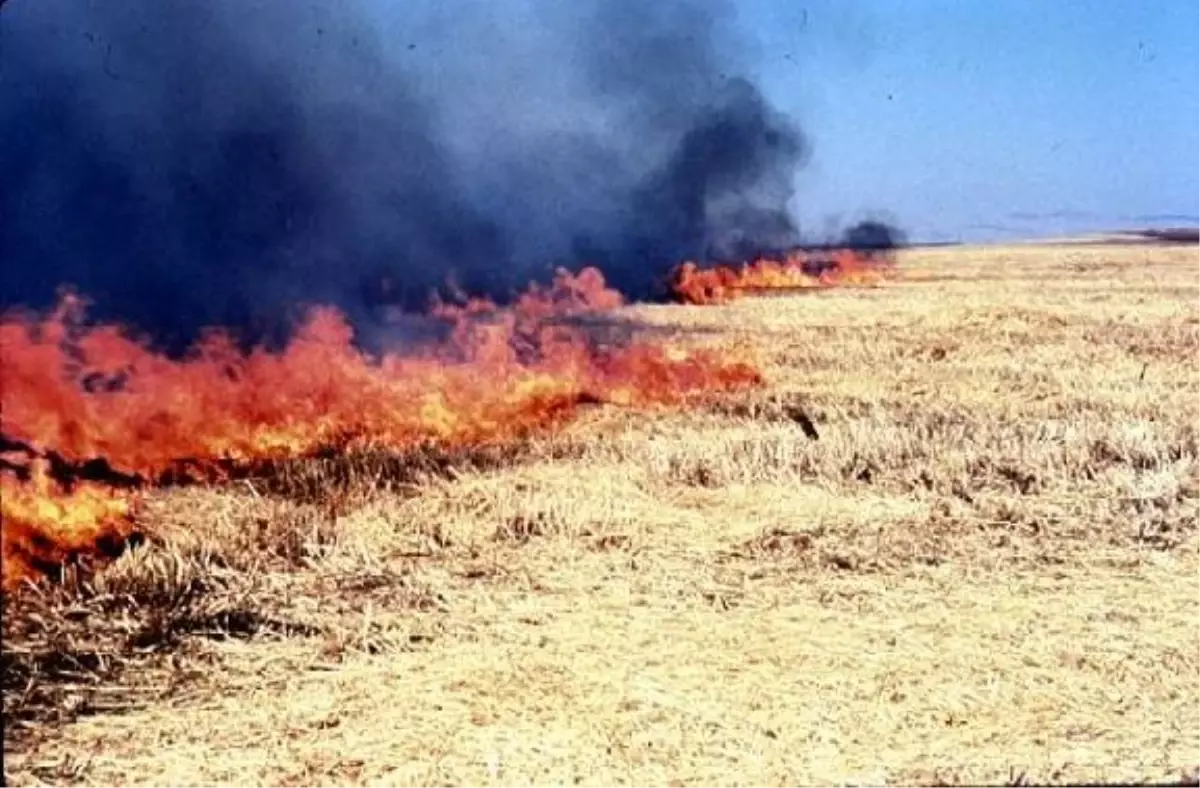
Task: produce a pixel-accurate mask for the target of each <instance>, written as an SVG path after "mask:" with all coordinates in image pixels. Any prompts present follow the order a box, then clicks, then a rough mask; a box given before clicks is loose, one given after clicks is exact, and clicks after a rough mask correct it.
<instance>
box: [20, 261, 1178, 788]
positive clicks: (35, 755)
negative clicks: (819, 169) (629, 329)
mask: <svg viewBox="0 0 1200 788" xmlns="http://www.w3.org/2000/svg"><path fill="white" fill-rule="evenodd" d="M903 265H904V266H905V267H906V268H907V269H908V270H909V271H911V272H913V273H912V276H911V278H910V280H909V281H906V282H903V283H899V284H896V285H894V286H891V287H888V288H883V289H877V290H869V291H836V290H834V291H825V292H820V293H814V294H808V295H802V296H793V297H788V298H777V299H773V298H763V299H758V300H750V301H745V302H741V303H738V304H735V305H733V306H730V307H724V308H710V309H686V308H677V307H649V306H646V307H637V308H632V309H630V310H628V311H627V314H626V315H624V318H625V319H626V320H627V325H633V324H640V325H641V326H642V327H643V330H651V329H653V330H655V331H656V333H661V334H669V335H673V336H675V337H677V338H678V339H679V341H687V342H694V343H699V344H703V343H710V342H727V341H730V340H739V339H740V340H744V341H747V342H749V343H752V345H753V346H754V347H756V348H757V349H758V351H759V354H760V355H761V356H762V359H763V363H764V365H765V368H766V371H767V374H768V377H769V379H770V381H771V386H770V389H769V390H768V391H765V392H762V393H759V394H755V395H752V396H748V397H742V398H740V399H738V400H726V401H718V402H711V403H708V404H707V405H705V406H703V407H700V408H697V409H695V410H693V411H690V412H687V413H682V414H680V413H676V414H658V415H645V414H635V413H630V412H624V411H620V410H610V409H597V410H595V411H593V412H592V413H591V414H589V416H588V417H587V418H585V419H584V420H582V421H581V422H580V423H578V424H576V425H573V427H572V428H571V429H570V430H569V431H568V432H567V433H566V434H563V435H561V436H558V437H555V438H553V439H549V440H544V441H533V442H531V443H529V444H528V445H524V446H522V447H520V448H519V449H518V450H514V451H513V452H512V454H503V453H502V454H500V455H496V454H492V455H487V456H483V457H475V458H472V457H446V456H434V457H431V458H426V461H425V462H424V463H423V464H419V465H418V466H417V467H414V466H413V465H412V463H411V462H409V463H407V464H403V465H401V464H399V463H398V462H397V461H396V460H394V459H391V460H389V459H387V458H383V459H380V458H365V459H364V458H358V459H355V460H346V461H343V462H340V463H339V462H333V461H326V463H325V464H323V465H321V464H318V465H312V466H303V467H294V468H288V469H281V470H279V471H278V473H276V474H275V475H274V476H272V477H271V478H269V479H259V480H253V481H248V482H244V483H241V484H239V485H237V486H235V487H233V488H226V489H207V488H190V489H178V490H174V491H169V492H164V493H163V494H162V495H161V496H159V497H158V498H156V499H155V500H153V501H151V502H150V503H149V504H148V505H147V509H146V511H144V512H143V513H142V517H143V520H144V521H145V522H146V523H147V524H148V526H149V527H150V529H151V538H150V540H149V541H148V542H147V543H146V544H144V545H142V546H141V547H139V548H137V549H136V550H134V551H132V552H131V553H129V554H127V555H126V556H124V557H123V558H122V559H120V560H119V561H118V562H117V563H116V564H115V565H114V566H112V567H111V568H110V569H109V570H108V571H106V572H104V573H102V574H100V575H99V576H98V577H97V578H95V580H94V581H93V582H92V583H90V584H83V583H81V582H68V583H67V584H65V585H64V586H63V587H61V588H58V589H55V590H52V591H47V592H44V593H42V594H27V595H25V596H24V597H22V598H20V599H18V600H16V601H13V602H10V603H9V606H8V609H6V610H5V611H4V613H5V623H4V637H5V644H4V645H5V654H4V689H5V701H4V704H5V705H4V710H5V722H6V723H7V724H6V739H5V746H6V752H5V756H6V757H5V777H6V781H7V782H8V783H10V784H33V783H39V782H42V783H46V782H48V783H60V784H66V783H74V784H80V783H82V784H114V783H116V784H175V785H191V784H238V785H254V784H276V785H278V784H284V785H286V784H317V783H321V784H355V785H358V784H364V785H365V784H381V783H387V784H397V783H400V784H420V785H443V784H488V785H516V784H530V783H535V784H564V783H580V784H596V785H600V784H626V783H636V784H664V785H669V784H673V785H685V784H686V785H691V784H696V785H699V784H729V785H732V784H779V785H784V784H806V783H812V784H840V783H848V782H866V783H876V784H883V783H887V784H893V783H902V784H929V783H941V782H945V783H955V782H970V783H976V784H979V783H994V784H1020V783H1022V782H1026V781H1027V782H1051V783H1063V782H1083V781H1100V782H1110V783H1111V782H1119V781H1132V782H1162V781H1171V780H1175V781H1179V780H1180V778H1181V776H1184V777H1186V779H1188V780H1190V781H1191V783H1192V784H1195V776H1194V775H1195V769H1196V766H1197V764H1198V763H1200V757H1198V754H1197V753H1198V749H1200V711H1198V707H1197V703H1198V699H1200V679H1198V670H1200V659H1198V636H1200V624H1198V617H1197V614H1198V608H1200V605H1198V598H1197V588H1196V579H1197V571H1198V561H1197V547H1198V527H1197V517H1198V506H1200V491H1198V478H1197V477H1198V465H1197V450H1198V447H1197V444H1198V424H1197V398H1196V395H1197V390H1198V388H1200V368H1198V365H1197V352H1198V349H1200V341H1198V336H1197V332H1198V328H1200V327H1198V315H1197V306H1198V304H1197V296H1198V286H1197V273H1198V271H1197V258H1196V253H1195V250H1194V249H1190V248H1166V247H1151V246H1132V245H1131V246H1128V247H1117V246H1104V247H1065V246H1064V247H1049V246H1046V247H1036V246H1019V247H1009V248H989V249H944V250H936V251H922V252H913V253H910V254H909V255H908V256H907V258H906V259H905V260H904V261H903Z"/></svg>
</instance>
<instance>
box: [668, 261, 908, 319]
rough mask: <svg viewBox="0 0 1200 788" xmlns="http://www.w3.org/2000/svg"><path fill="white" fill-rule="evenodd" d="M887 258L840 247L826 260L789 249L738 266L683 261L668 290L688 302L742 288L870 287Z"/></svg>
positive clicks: (887, 268)
mask: <svg viewBox="0 0 1200 788" xmlns="http://www.w3.org/2000/svg"><path fill="white" fill-rule="evenodd" d="M891 270H892V266H891V262H890V260H882V261H881V260H880V259H878V258H875V257H872V256H869V255H866V254H862V253H859V252H856V251H854V250H850V249H841V250H838V251H836V252H834V253H833V255H832V257H831V258H829V259H827V260H821V259H818V258H816V257H814V256H812V255H810V254H808V253H802V252H795V253H792V254H789V255H788V256H787V257H785V258H784V259H783V260H765V259H759V260H755V261H753V262H749V263H746V264H745V265H742V266H740V267H737V268H735V267H731V266H725V265H720V266H716V267H714V268H706V269H702V268H700V267H698V266H697V265H696V264H695V263H691V262H688V263H684V264H683V265H681V266H679V267H678V268H677V269H676V270H675V275H674V281H673V283H672V289H673V291H674V293H675V295H676V297H677V298H678V299H679V300H681V301H683V302H685V303H689V304H701V305H703V304H725V303H728V302H730V301H733V300H734V299H737V298H740V297H741V296H742V295H743V294H745V293H747V292H755V291H758V292H761V291H769V290H808V289H815V288H824V287H835V286H857V287H870V286H874V285H877V284H879V283H880V282H882V281H883V280H884V278H885V277H886V276H887V275H888V274H889V273H890V272H891Z"/></svg>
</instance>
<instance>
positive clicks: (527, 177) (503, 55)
mask: <svg viewBox="0 0 1200 788" xmlns="http://www.w3.org/2000/svg"><path fill="white" fill-rule="evenodd" d="M505 5H506V10H505V11H503V12H501V11H500V10H497V9H496V8H495V7H494V6H493V5H491V4H488V3H484V2H479V1H478V0H457V1H456V2H432V0H431V1H430V2H428V3H425V4H421V3H372V2H366V1H365V0H364V1H363V2H344V3H318V2H313V0H288V2H282V1H280V2H275V1H274V0H272V1H270V2H259V1H257V0H174V1H173V2H163V0H121V2H109V1H108V0H23V1H22V0H18V1H17V2H15V3H11V4H8V5H7V6H6V7H5V8H4V11H3V13H0V307H6V306H10V305H14V304H22V305H27V306H33V307H41V306H45V305H47V304H48V303H50V302H51V301H52V300H53V299H54V297H55V294H56V291H57V289H58V288H59V287H60V286H63V285H70V286H72V287H74V288H77V289H78V290H79V291H81V292H83V293H84V294H86V295H87V296H89V297H91V298H92V299H93V300H94V302H95V307H94V313H95V314H96V315H97V316H99V317H106V318H116V319H120V320H122V321H125V322H127V323H130V324H132V325H134V326H137V327H139V328H142V329H144V330H146V331H148V332H149V333H151V335H153V336H154V337H156V338H157V339H158V340H160V341H161V342H163V343H165V344H168V345H177V344H179V343H181V342H185V341H187V340H188V339H190V338H191V337H193V336H194V335H195V333H196V331H197V329H199V328H201V327H203V326H208V325H225V326H231V327H236V328H239V329H242V330H243V331H245V332H248V333H249V334H252V335H254V334H263V333H264V332H269V331H271V330H273V329H276V328H278V327H279V326H280V325H281V324H285V323H286V320H287V318H289V317H290V316H292V315H294V310H295V309H296V307H297V306H299V305H302V304H305V303H314V302H316V303H332V304H335V305H337V306H339V307H341V308H342V309H343V310H345V311H346V312H347V313H348V314H349V315H350V316H351V318H352V319H353V320H355V321H357V322H360V323H361V322H363V321H370V320H371V319H372V315H373V314H374V313H373V312H372V307H373V306H374V305H377V304H378V303H379V302H380V301H385V300H392V301H400V302H403V303H404V304H405V305H407V306H410V307H412V306H418V307H419V306H421V305H422V304H423V303H424V302H425V300H426V299H427V297H428V295H429V293H430V292H431V291H433V290H434V289H435V288H437V287H439V286H440V285H443V284H444V283H445V282H447V281H448V280H451V281H453V282H455V283H456V284H457V285H458V286H459V287H461V288H462V289H464V290H466V291H468V292H473V293H487V294H491V295H493V296H496V297H500V298H503V297H505V296H507V295H510V294H511V293H512V292H514V291H515V290H518V289H519V288H520V287H521V286H522V285H523V284H524V283H525V282H527V281H528V280H529V279H530V278H533V277H543V276H544V275H545V274H546V273H547V272H548V271H549V270H551V269H552V268H553V267H554V266H556V265H559V264H584V263H595V264H598V265H600V266H601V267H602V268H603V269H604V270H605V272H606V274H607V275H608V277H609V279H610V281H612V282H613V283H614V284H615V285H616V286H618V287H619V288H621V289H623V290H624V291H626V292H627V293H629V294H630V295H632V296H634V297H646V296H651V295H653V294H654V293H655V288H656V287H657V286H658V284H659V283H660V282H661V280H662V278H663V275H664V273H665V272H666V270H667V269H669V268H670V267H671V266H672V265H674V264H675V263H677V262H679V261H680V260H681V259H684V258H691V259H699V260H704V259H709V258H715V257H722V258H728V257H730V256H742V255H745V254H749V253H753V252H754V251H755V250H758V249H765V248H782V247H785V246H789V245H794V244H796V243H798V242H799V240H800V236H799V232H798V229H797V227H796V226H795V224H794V222H793V220H792V218H791V216H790V214H789V212H788V209H787V203H788V201H789V200H790V199H791V197H792V196H793V191H794V190H793V178H794V176H795V174H796V172H797V170H798V169H799V168H800V166H801V165H802V164H803V163H804V162H805V160H806V159H807V156H808V154H809V144H808V141H807V140H806V138H805V137H804V135H803V134H802V133H801V131H800V130H799V128H798V127H797V126H796V125H795V123H793V122H792V121H791V120H789V119H788V118H787V117H785V116H783V115H782V114H780V113H779V112H777V111H775V110H774V109H773V108H772V107H770V106H769V105H768V104H767V102H766V100H765V99H764V97H763V95H762V94H761V92H760V91H759V90H758V89H757V88H756V87H755V85H754V84H753V82H752V81H750V79H749V78H748V76H747V75H748V73H749V72H748V69H747V67H746V64H744V63H741V62H739V54H738V53H739V50H740V49H741V47H742V42H740V41H739V40H738V37H737V36H736V35H735V34H734V32H733V31H734V30H735V28H736V24H735V22H736V19H735V17H734V15H733V13H732V10H733V4H732V3H731V2H716V1H715V0H690V1H689V0H664V2H657V3H647V2H641V0H589V1H588V2H581V3H579V4H569V3H557V2H554V0H543V1H542V2H538V0H525V2H524V3H523V4H511V5H510V4H505ZM385 283H386V284H385Z"/></svg>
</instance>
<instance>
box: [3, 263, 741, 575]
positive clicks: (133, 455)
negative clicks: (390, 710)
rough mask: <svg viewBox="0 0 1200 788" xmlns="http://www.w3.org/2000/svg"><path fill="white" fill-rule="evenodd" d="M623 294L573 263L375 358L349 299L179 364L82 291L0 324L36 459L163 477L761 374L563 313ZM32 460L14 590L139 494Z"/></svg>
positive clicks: (20, 430)
mask: <svg viewBox="0 0 1200 788" xmlns="http://www.w3.org/2000/svg"><path fill="white" fill-rule="evenodd" d="M621 303H622V298H621V296H620V294H619V293H617V292H616V291H614V290H611V289H609V288H608V287H607V286H606V285H605V283H604V279H603V276H602V275H601V274H600V272H599V271H597V270H595V269H585V270H584V271H582V272H581V273H580V274H578V275H574V276H573V275H571V274H568V273H566V272H564V271H560V272H559V273H558V274H557V275H556V277H555V280H554V282H553V284H552V285H550V286H549V287H533V288H531V289H530V290H529V291H528V292H526V293H525V294H524V295H522V296H521V297H520V298H519V299H518V300H517V302H516V303H515V305H514V306H512V307H509V308H504V309H501V308H498V307H496V306H495V305H494V304H492V303H491V302H488V301H483V300H473V301H469V302H467V303H466V304H465V305H462V306H458V305H448V304H438V305H436V306H435V307H434V309H433V314H434V316H436V317H439V318H441V319H443V320H446V321H449V322H450V323H451V331H450V334H449V337H448V338H447V339H446V340H445V341H444V342H441V343H438V344H436V345H434V346H432V347H425V348H423V349H420V350H416V351H413V352H408V353H391V354H386V355H383V356H382V357H381V358H377V359H376V358H370V357H368V356H367V355H365V354H364V353H363V352H362V351H360V350H358V349H357V348H356V347H355V346H354V344H353V341H352V340H353V331H352V329H351V327H350V325H349V324H348V323H347V322H346V320H345V319H344V317H343V316H342V315H341V314H340V313H339V312H337V311H336V310H334V309H331V308H317V309H314V310H312V311H311V312H310V313H309V315H308V317H307V319H306V320H305V321H304V322H303V324H302V325H301V326H300V328H299V329H298V331H297V332H296V334H295V336H294V337H293V339H292V340H291V341H290V343H289V344H288V345H287V346H286V347H285V348H284V349H283V350H282V351H280V352H269V351H267V350H265V349H255V350H253V351H251V352H248V353H246V352H242V351H240V350H238V349H237V347H236V345H235V343H234V342H233V340H232V339H231V338H230V337H229V335H228V334H226V333H222V332H220V331H214V332H211V333H209V334H208V335H206V336H205V337H204V339H203V340H202V341H200V342H199V343H198V344H197V345H196V346H195V348H194V349H193V351H192V352H191V353H190V354H189V355H188V356H187V357H185V358H184V359H182V360H175V359H171V358H169V357H167V356H164V355H161V354H158V353H156V352H154V351H152V350H150V349H149V348H148V347H147V346H146V345H145V344H143V343H140V342H138V341H135V340H134V339H131V338H130V337H129V336H128V335H127V334H125V333H124V332H122V331H121V330H120V329H118V328H117V327H115V326H95V327H85V326H83V324H82V318H83V305H82V302H81V301H79V300H78V299H76V298H73V297H67V298H64V299H63V300H62V301H61V302H60V304H59V306H58V308H57V309H56V310H55V311H53V312H52V313H50V314H49V315H47V316H44V317H27V316H26V317H21V316H17V315H9V316H5V317H4V318H3V320H0V354H2V357H3V361H4V376H3V384H2V388H0V408H2V410H0V413H3V430H2V432H3V435H4V437H5V438H7V439H8V441H9V442H17V443H19V444H20V445H22V446H24V447H26V448H27V449H28V452H30V453H32V455H33V456H49V455H53V456H54V457H55V458H57V459H58V461H59V462H61V463H68V464H70V463H85V462H88V461H90V460H93V459H97V458H99V459H102V460H104V461H105V462H106V463H107V465H108V467H109V468H111V469H112V470H113V471H115V472H117V473H120V474H128V475H130V476H133V477H136V478H137V479H138V480H140V481H142V482H146V483H152V482H153V481H155V480H156V479H158V478H160V477H161V475H162V474H164V473H165V472H166V471H168V470H171V471H173V472H176V473H179V472H182V473H184V474H185V475H193V476H202V475H205V474H209V473H212V472H215V471H216V469H217V468H218V466H228V465H230V464H232V465H234V466H237V465H250V464H253V463H256V462H262V461H266V460H272V459H282V458H291V457H304V456H309V455H312V454H314V453H317V452H321V451H327V450H330V449H335V450H337V449H341V450H345V449H358V448H383V449H389V450H396V451H404V450H406V449H411V448H414V447H416V446H419V445H422V444H425V443H428V442H431V441H433V442H438V443H440V444H445V445H452V446H467V445H475V444H482V443H488V442H493V441H504V440H508V439H512V438H515V437H518V436H521V435H524V434H527V433H529V432H530V431H532V430H546V429H549V428H553V427H554V426H556V425H559V424H561V423H563V422H564V421H566V420H568V419H570V418H571V417H572V416H573V415H574V414H575V412H576V410H577V408H578V407H579V406H580V404H582V403H583V402H589V401H591V402H596V401H602V402H603V401H607V402H616V403H621V404H627V405H653V404H669V403H672V402H676V401H678V400H680V398H682V397H684V396H686V395H687V394H689V393H692V392H696V391H698V390H702V389H714V388H715V389H728V388H733V387H737V386H743V385H753V384H756V383H758V382H759V381H760V376H759V373H758V371H757V370H756V369H755V368H754V367H753V366H752V365H749V364H747V363H744V362H741V361H733V360H730V359H729V358H727V357H725V356H723V355H722V354H720V353H717V352H713V351H697V352H691V353H687V354H684V355H682V356H677V355H674V354H672V353H671V352H670V351H669V350H668V349H667V348H665V347H663V346H660V345H655V344H631V345H626V346H622V347H604V346H601V345H598V344H597V343H596V342H594V341H593V340H591V339H590V337H589V336H588V335H587V334H586V333H585V332H584V331H583V330H581V329H580V328H578V327H574V326H571V325H568V324H564V321H562V318H564V317H569V316H571V315H577V314H580V313H584V312H589V311H596V310H603V309H609V308H613V307H616V306H619V305H621ZM14 445H16V444H14ZM9 465H10V469H11V468H15V467H17V466H15V465H12V464H11V463H9ZM181 468H182V469H184V470H183V471H180V469H181ZM20 470H23V471H24V472H25V475H26V476H29V477H30V480H29V481H18V480H16V479H15V478H14V477H13V476H12V475H11V474H6V475H4V476H3V477H0V478H2V479H3V484H4V487H3V501H2V513H3V532H4V569H5V572H4V574H5V578H4V581H5V582H4V586H5V588H12V587H13V586H14V585H15V584H16V583H19V582H20V581H21V580H22V579H23V578H24V577H27V576H29V575H30V574H31V573H32V572H33V570H34V568H35V567H38V566H44V565H49V564H54V563H56V562H59V561H61V560H63V559H64V558H65V557H66V556H68V555H71V554H77V553H80V552H87V551H88V549H89V546H90V547H91V548H93V552H94V551H95V548H96V546H97V545H98V544H99V542H100V541H101V540H102V539H106V538H110V537H114V536H120V535H121V534H122V533H127V532H128V523H129V506H130V500H131V498H130V494H128V493H124V494H122V493H118V492H115V491H112V490H108V489H107V488H102V487H99V486H85V485H76V486H74V487H73V488H72V489H69V490H68V489H65V488H62V487H58V486H56V485H55V484H53V483H52V482H51V481H50V479H49V478H48V477H47V476H46V474H45V471H44V469H42V468H40V467H39V468H33V469H31V468H29V467H25V468H22V469H20Z"/></svg>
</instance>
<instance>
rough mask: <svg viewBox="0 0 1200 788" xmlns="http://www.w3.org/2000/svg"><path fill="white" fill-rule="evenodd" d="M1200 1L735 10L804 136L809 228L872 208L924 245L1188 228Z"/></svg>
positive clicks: (869, 1)
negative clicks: (808, 148) (809, 152)
mask: <svg viewBox="0 0 1200 788" xmlns="http://www.w3.org/2000/svg"><path fill="white" fill-rule="evenodd" d="M1198 7H1200V4H1197V3H1196V2H1195V0H1147V1H1146V2H1132V1H1129V2H1125V1H1123V0H1104V1H1101V0H1095V1H1093V2H1079V1H1077V0H987V1H985V0H963V1H962V2H952V1H951V0H938V1H936V2H935V0H859V2H855V3H845V2H836V0H814V1H813V2H787V0H741V2H739V3H738V8H739V14H740V23H741V24H742V25H744V26H745V27H746V28H747V29H748V31H749V32H750V33H751V36H752V37H753V38H754V39H756V40H757V41H758V50H757V51H756V52H754V53H753V55H754V60H755V62H756V66H757V68H758V69H759V74H760V76H761V79H762V84H763V87H764V90H765V91H766V92H767V93H768V94H769V95H770V96H771V97H772V99H774V100H775V101H776V102H777V103H778V104H779V105H780V107H781V108H784V109H786V110H788V111H789V112H791V113H792V114H794V115H795V116H796V117H798V118H799V119H800V120H801V122H802V124H803V126H804V128H805V129H806V131H807V132H808V133H809V135H810V136H811V138H812V141H813V145H814V153H813V160H812V162H811V164H810V165H809V167H808V168H807V169H806V170H805V171H804V172H802V173H801V174H800V176H799V178H798V184H799V186H800V191H801V193H800V195H799V196H798V197H797V199H796V201H795V208H796V210H797V212H798V213H799V214H800V216H801V217H803V219H804V220H806V224H807V225H808V226H809V227H810V228H819V227H820V226H821V225H822V224H823V223H824V222H825V221H826V220H827V218H828V217H830V216H840V217H842V218H849V217H853V216H857V215H860V214H862V213H863V212H870V211H873V210H882V211H886V212H887V213H889V214H890V215H891V216H893V217H894V218H896V219H897V220H898V221H899V223H900V224H901V225H902V226H904V227H907V228H909V230H910V231H911V232H912V233H913V234H914V235H915V236H917V237H924V238H926V239H935V238H936V239H954V238H958V237H962V238H964V239H975V238H988V237H996V236H1004V235H1009V234H1018V235H1028V234H1030V233H1034V234H1042V233H1050V234H1053V233H1057V232H1073V231H1077V230H1086V229H1091V228H1107V227H1111V226H1113V225H1114V224H1115V225H1129V224H1138V223H1140V222H1144V221H1145V217H1148V216H1160V217H1161V219H1160V221H1158V222H1157V223H1159V224H1181V223H1182V224H1195V223H1196V214H1197V213H1198V212H1200V209H1198V206H1197V202H1198V197H1197V194H1198V191H1200V183H1198V172H1200V160H1198V151H1200V135H1198V128H1200V121H1198V116H1200V99H1198V94H1200V87H1198V72H1200V65H1198V64H1200V51H1198V46H1197V40H1198V28H1200V17H1198ZM885 215H886V214H885ZM1171 215H1179V216H1175V217H1172V216H1171ZM1182 217H1186V219H1185V218H1182Z"/></svg>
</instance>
